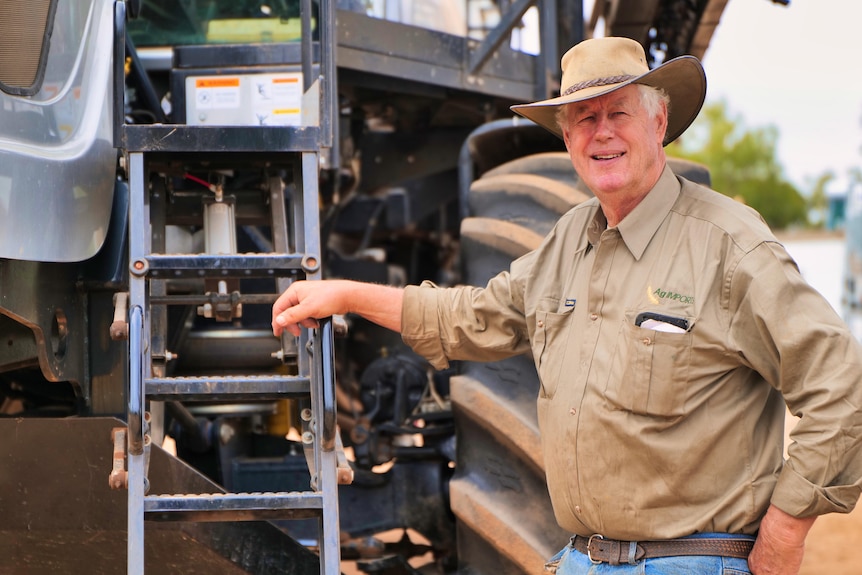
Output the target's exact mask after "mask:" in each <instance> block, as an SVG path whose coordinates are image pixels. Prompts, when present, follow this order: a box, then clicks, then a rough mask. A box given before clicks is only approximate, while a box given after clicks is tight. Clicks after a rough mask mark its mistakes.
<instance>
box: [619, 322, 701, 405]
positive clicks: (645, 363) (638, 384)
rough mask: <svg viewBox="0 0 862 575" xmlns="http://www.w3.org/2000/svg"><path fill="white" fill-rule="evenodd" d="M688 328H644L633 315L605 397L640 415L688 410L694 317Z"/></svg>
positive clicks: (622, 336) (623, 334)
mask: <svg viewBox="0 0 862 575" xmlns="http://www.w3.org/2000/svg"><path fill="white" fill-rule="evenodd" d="M686 319H687V320H688V325H689V327H688V331H686V332H684V333H672V332H665V331H656V330H652V329H647V328H642V327H639V326H636V325H635V324H634V318H633V317H630V318H627V320H626V321H625V322H624V324H623V326H622V327H621V328H620V333H619V337H618V338H617V347H616V350H615V351H614V355H613V359H612V360H611V369H610V375H609V378H608V383H607V386H606V389H605V396H606V398H607V399H608V401H609V402H611V404H612V405H614V406H615V407H618V408H620V409H623V410H626V411H630V412H631V413H634V414H637V415H649V416H657V417H678V416H681V415H684V414H685V413H686V401H687V399H688V396H689V381H690V379H689V374H688V371H689V364H690V360H691V350H692V333H691V329H692V327H693V325H694V319H693V318H686Z"/></svg>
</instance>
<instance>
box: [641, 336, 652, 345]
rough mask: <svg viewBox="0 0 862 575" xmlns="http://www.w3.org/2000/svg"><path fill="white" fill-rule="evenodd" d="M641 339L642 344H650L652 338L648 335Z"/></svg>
mask: <svg viewBox="0 0 862 575" xmlns="http://www.w3.org/2000/svg"><path fill="white" fill-rule="evenodd" d="M641 341H643V344H644V345H650V344H651V343H652V340H651V339H650V338H648V337H645V338H643V339H642V340H641Z"/></svg>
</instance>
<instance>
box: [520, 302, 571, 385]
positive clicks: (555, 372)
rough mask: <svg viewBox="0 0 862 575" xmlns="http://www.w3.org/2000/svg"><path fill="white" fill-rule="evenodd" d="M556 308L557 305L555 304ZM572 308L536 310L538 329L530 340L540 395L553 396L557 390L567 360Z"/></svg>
mask: <svg viewBox="0 0 862 575" xmlns="http://www.w3.org/2000/svg"><path fill="white" fill-rule="evenodd" d="M554 309H556V306H554ZM572 309H574V308H568V309H566V310H565V311H563V312H562V313H558V312H556V311H553V312H551V311H542V310H537V311H536V330H535V332H534V333H533V339H532V341H531V342H530V344H531V345H532V348H533V360H534V361H535V363H536V370H537V371H538V372H539V382H540V385H541V388H540V390H539V397H544V398H548V399H550V398H552V397H554V393H555V392H556V390H557V383H558V382H559V379H560V372H561V370H562V367H563V363H564V360H565V357H564V355H565V349H566V344H567V342H568V339H569V323H570V321H571V319H572Z"/></svg>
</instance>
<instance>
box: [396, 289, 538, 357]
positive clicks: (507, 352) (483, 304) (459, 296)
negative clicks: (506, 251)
mask: <svg viewBox="0 0 862 575" xmlns="http://www.w3.org/2000/svg"><path fill="white" fill-rule="evenodd" d="M519 288H520V284H518V283H517V282H513V281H512V276H510V274H509V272H501V273H500V274H499V275H497V276H495V277H494V278H492V279H491V281H489V282H488V285H487V286H485V287H484V288H479V287H472V286H458V287H450V288H440V287H437V286H436V285H434V284H433V283H431V282H429V281H426V282H423V283H422V284H421V285H419V286H412V287H408V288H406V289H405V292H404V308H403V311H402V314H401V337H402V339H403V340H404V343H406V344H407V345H409V346H410V347H411V348H413V351H415V352H416V353H418V354H419V355H421V356H423V357H425V358H426V359H427V360H428V361H429V362H430V363H431V365H432V366H434V367H435V368H437V369H443V368H445V367H448V365H449V362H450V361H452V360H470V361H497V360H501V359H505V358H507V357H512V356H513V355H518V354H520V353H524V352H527V351H529V349H530V346H529V338H528V336H527V329H526V319H525V317H524V311H523V307H522V304H520V303H519V302H521V301H523V300H522V299H521V298H520V297H519V293H520V292H518V289H519Z"/></svg>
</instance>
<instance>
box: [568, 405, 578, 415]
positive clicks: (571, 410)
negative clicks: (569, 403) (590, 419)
mask: <svg viewBox="0 0 862 575" xmlns="http://www.w3.org/2000/svg"><path fill="white" fill-rule="evenodd" d="M577 414H578V410H577V409H575V408H574V407H573V408H571V409H570V410H569V415H577Z"/></svg>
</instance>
